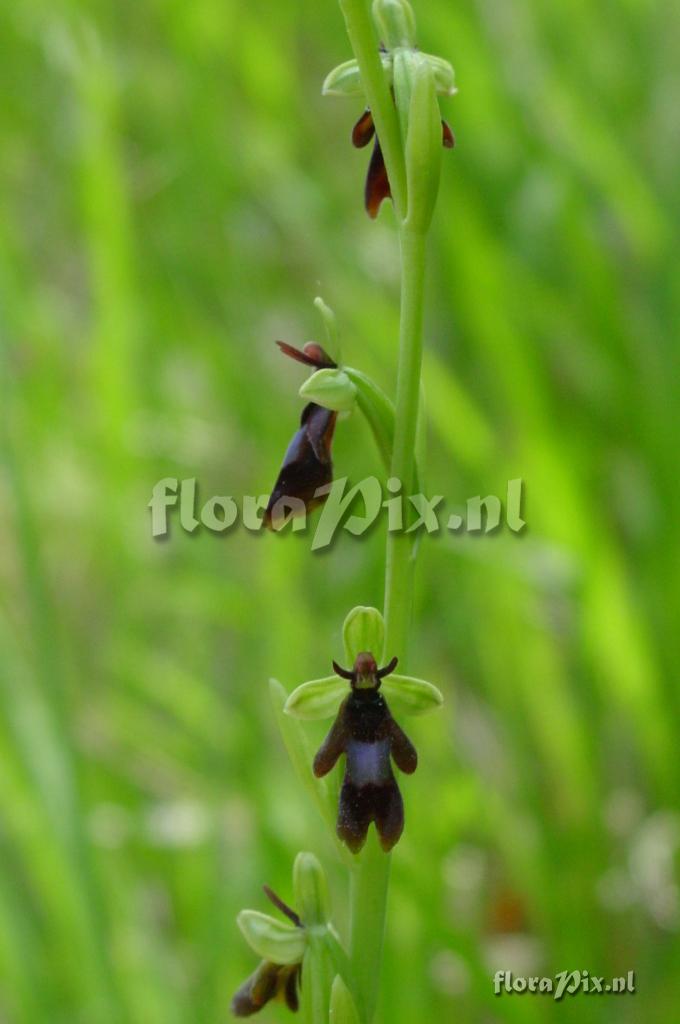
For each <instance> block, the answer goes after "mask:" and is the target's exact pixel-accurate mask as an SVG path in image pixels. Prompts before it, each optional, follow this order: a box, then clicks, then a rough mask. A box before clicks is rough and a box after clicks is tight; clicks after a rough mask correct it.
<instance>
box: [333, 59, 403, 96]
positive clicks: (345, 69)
mask: <svg viewBox="0 0 680 1024" xmlns="http://www.w3.org/2000/svg"><path fill="white" fill-rule="evenodd" d="M380 60H381V63H382V66H383V71H384V72H385V77H386V79H387V81H388V84H389V85H391V84H392V56H391V54H389V53H381V54H380ZM321 92H322V94H323V95H324V96H363V95H364V86H363V83H362V81H361V72H360V70H359V64H358V63H357V61H356V60H346V61H345V62H344V63H343V64H338V66H337V67H336V68H333V70H332V71H329V73H328V74H327V75H326V78H325V79H324V83H323V85H322V86H321Z"/></svg>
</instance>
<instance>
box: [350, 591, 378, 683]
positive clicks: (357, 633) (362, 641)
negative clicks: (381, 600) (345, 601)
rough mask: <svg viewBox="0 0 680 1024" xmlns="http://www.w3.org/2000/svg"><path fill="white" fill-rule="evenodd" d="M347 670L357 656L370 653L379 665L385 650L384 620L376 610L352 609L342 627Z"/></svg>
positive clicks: (360, 607)
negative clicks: (366, 652)
mask: <svg viewBox="0 0 680 1024" xmlns="http://www.w3.org/2000/svg"><path fill="white" fill-rule="evenodd" d="M342 639H343V642H344V645H345V659H346V661H347V668H351V667H352V666H353V665H354V662H355V661H356V659H357V655H358V654H361V653H362V652H363V651H370V653H371V654H372V655H373V657H374V658H375V660H376V661H377V662H378V664H380V662H381V661H382V658H383V653H384V650H385V620H384V619H383V617H382V615H381V614H380V612H379V611H378V609H377V608H368V607H364V606H362V605H359V606H357V607H356V608H353V609H352V611H351V612H350V613H349V615H348V616H347V618H346V619H345V621H344V623H343V627H342Z"/></svg>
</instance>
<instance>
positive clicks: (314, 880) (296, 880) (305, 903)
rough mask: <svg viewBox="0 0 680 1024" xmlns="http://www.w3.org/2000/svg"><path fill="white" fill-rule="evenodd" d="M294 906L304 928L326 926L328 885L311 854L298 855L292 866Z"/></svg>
mask: <svg viewBox="0 0 680 1024" xmlns="http://www.w3.org/2000/svg"><path fill="white" fill-rule="evenodd" d="M293 890H294V892H295V906H296V908H297V911H298V913H299V914H300V918H301V919H302V921H303V922H304V924H305V927H306V928H318V927H320V926H323V927H324V928H325V927H326V926H327V923H328V918H329V917H330V907H329V902H328V883H327V882H326V875H325V873H324V870H323V868H322V867H321V864H320V863H319V861H318V859H317V858H316V857H315V856H314V854H313V853H298V855H297V857H296V858H295V864H294V865H293Z"/></svg>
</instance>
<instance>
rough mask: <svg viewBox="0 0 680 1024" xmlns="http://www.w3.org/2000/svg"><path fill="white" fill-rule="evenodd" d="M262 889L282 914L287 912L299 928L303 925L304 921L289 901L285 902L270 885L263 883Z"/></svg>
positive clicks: (286, 914)
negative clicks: (289, 904) (290, 905)
mask: <svg viewBox="0 0 680 1024" xmlns="http://www.w3.org/2000/svg"><path fill="white" fill-rule="evenodd" d="M262 891H263V892H264V894H265V896H266V897H267V899H268V900H269V902H270V903H273V904H274V906H275V907H276V909H277V910H280V911H281V913H282V914H285V916H286V917H287V918H288V920H289V921H292V922H293V924H294V925H295V926H296V927H297V928H301V927H302V921H301V920H300V918H299V917H298V915H297V914H296V913H295V911H294V910H293V909H292V908H291V907H289V906H288V904H287V903H284V902H283V900H282V899H281V897H280V896H277V895H276V893H275V892H274V890H273V889H271V888H270V887H269V886H268V885H263V886H262Z"/></svg>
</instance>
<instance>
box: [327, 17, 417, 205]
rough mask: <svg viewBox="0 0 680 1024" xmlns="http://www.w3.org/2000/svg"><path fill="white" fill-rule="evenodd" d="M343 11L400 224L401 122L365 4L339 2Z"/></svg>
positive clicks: (402, 177) (403, 189)
mask: <svg viewBox="0 0 680 1024" xmlns="http://www.w3.org/2000/svg"><path fill="white" fill-rule="evenodd" d="M340 8H341V10H342V13H343V15H344V17H345V25H346V27H347V35H348V36H349V40H350V43H351V44H352V49H353V50H354V56H355V57H356V59H357V63H358V64H359V72H360V74H361V83H362V85H363V88H364V92H365V94H366V100H367V102H368V106H369V107H370V108H371V112H372V114H373V121H374V123H375V130H376V133H377V136H378V138H379V139H380V145H381V148H382V151H383V156H384V158H385V167H386V168H387V176H388V178H389V180H390V186H391V189H392V198H393V200H394V208H395V211H396V214H397V218H398V219H399V220H400V221H401V220H403V219H404V218H405V217H406V165H405V162H404V150H403V145H402V140H401V129H400V128H399V118H398V116H397V109H396V107H395V105H394V102H393V100H392V95H391V93H390V89H389V86H388V84H387V80H386V78H385V72H384V70H383V66H382V61H381V60H380V51H379V42H378V37H377V35H376V33H375V29H374V27H373V22H372V21H371V17H370V14H369V12H368V5H367V3H366V0H340Z"/></svg>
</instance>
